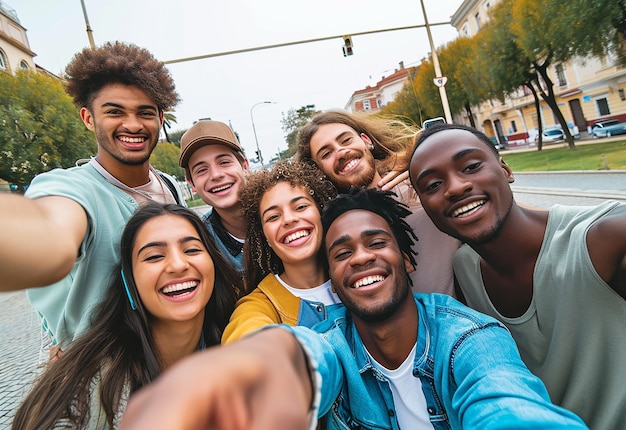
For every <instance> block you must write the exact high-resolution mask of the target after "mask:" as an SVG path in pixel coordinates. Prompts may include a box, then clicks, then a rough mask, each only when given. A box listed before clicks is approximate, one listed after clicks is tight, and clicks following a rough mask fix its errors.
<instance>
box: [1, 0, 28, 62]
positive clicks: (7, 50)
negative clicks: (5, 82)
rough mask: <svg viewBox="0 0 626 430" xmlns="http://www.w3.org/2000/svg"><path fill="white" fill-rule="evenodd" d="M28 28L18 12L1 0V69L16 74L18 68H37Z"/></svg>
mask: <svg viewBox="0 0 626 430" xmlns="http://www.w3.org/2000/svg"><path fill="white" fill-rule="evenodd" d="M36 55H37V54H35V53H34V52H33V51H31V49H30V45H29V43H28V37H27V35H26V29H25V28H24V27H22V24H20V20H19V18H18V16H17V12H15V10H14V9H13V8H11V6H9V5H8V4H7V3H5V2H3V1H2V0H0V71H3V72H8V73H12V74H15V72H16V71H18V70H32V71H35V70H37V67H36V66H35V62H34V60H33V58H34V57H35V56H36Z"/></svg>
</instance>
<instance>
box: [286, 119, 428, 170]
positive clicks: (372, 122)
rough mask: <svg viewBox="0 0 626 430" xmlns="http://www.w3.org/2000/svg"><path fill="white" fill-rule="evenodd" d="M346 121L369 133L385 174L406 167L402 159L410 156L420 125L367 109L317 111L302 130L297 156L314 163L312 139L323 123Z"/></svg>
mask: <svg viewBox="0 0 626 430" xmlns="http://www.w3.org/2000/svg"><path fill="white" fill-rule="evenodd" d="M324 124H344V125H347V126H349V127H351V128H352V129H353V130H354V131H356V132H357V134H361V133H364V134H366V135H367V136H368V137H369V138H370V140H371V141H372V144H373V145H374V149H373V150H372V155H373V156H374V159H375V160H376V170H377V171H378V173H379V174H381V175H384V174H386V173H388V172H389V171H391V170H398V171H399V170H403V169H404V168H406V166H400V165H399V164H398V162H399V161H401V160H404V159H405V158H406V153H407V152H408V151H409V150H410V148H411V145H412V144H413V141H414V140H415V135H416V134H417V133H418V131H419V128H418V127H417V126H415V125H412V124H409V123H407V122H405V121H402V120H400V119H399V118H396V117H383V116H375V115H368V114H363V113H357V114H353V113H349V112H346V111H342V110H329V111H325V112H321V113H319V114H317V115H315V116H314V117H313V118H312V119H311V120H310V121H309V122H308V123H307V124H305V125H304V126H303V127H302V128H301V129H300V130H299V131H298V135H297V137H296V160H298V161H303V162H308V163H314V160H313V159H312V157H311V139H312V138H313V135H314V134H315V133H317V130H318V129H319V127H320V125H324Z"/></svg>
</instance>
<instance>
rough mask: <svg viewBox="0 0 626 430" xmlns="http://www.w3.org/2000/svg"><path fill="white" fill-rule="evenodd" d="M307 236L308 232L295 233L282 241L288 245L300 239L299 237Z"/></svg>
mask: <svg viewBox="0 0 626 430" xmlns="http://www.w3.org/2000/svg"><path fill="white" fill-rule="evenodd" d="M309 234H310V233H309V232H308V231H306V230H300V231H297V232H295V233H293V234H290V235H289V236H287V237H286V238H285V240H284V241H283V243H286V244H289V243H291V242H293V241H294V240H296V239H300V238H301V237H304V236H308V235H309Z"/></svg>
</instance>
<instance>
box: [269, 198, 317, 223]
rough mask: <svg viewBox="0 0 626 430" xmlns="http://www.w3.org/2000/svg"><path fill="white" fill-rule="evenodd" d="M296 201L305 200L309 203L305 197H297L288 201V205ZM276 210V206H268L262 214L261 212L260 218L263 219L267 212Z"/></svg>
mask: <svg viewBox="0 0 626 430" xmlns="http://www.w3.org/2000/svg"><path fill="white" fill-rule="evenodd" d="M298 200H306V201H307V202H309V201H310V200H309V199H308V198H307V197H306V196H297V197H294V198H293V199H291V200H289V203H291V204H293V203H296V202H297V201H298ZM276 208H278V205H273V206H270V207H269V208H267V209H265V210H264V211H263V212H261V218H263V216H264V215H265V214H266V213H267V212H269V211H271V210H274V209H276Z"/></svg>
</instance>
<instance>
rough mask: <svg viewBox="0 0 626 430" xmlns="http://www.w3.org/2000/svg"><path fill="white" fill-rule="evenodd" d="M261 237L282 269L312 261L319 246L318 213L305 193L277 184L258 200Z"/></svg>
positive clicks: (310, 198) (287, 185) (319, 227)
mask: <svg viewBox="0 0 626 430" xmlns="http://www.w3.org/2000/svg"><path fill="white" fill-rule="evenodd" d="M259 214H260V217H261V225H262V226H263V234H264V236H265V238H266V240H267V242H268V244H269V245H270V246H271V247H272V249H273V250H274V252H275V253H276V255H277V256H278V258H280V259H281V260H282V261H283V264H284V265H285V266H288V265H296V264H302V263H304V262H307V261H314V262H315V263H316V264H317V255H318V251H319V249H320V247H321V244H322V221H321V215H320V211H319V209H318V207H317V204H316V203H315V200H313V197H312V196H311V194H309V191H308V190H307V189H304V188H302V187H299V186H296V187H293V186H291V184H289V183H287V182H279V183H277V184H276V185H274V186H273V187H272V188H270V189H268V190H267V191H266V192H265V193H264V194H263V197H262V198H261V202H260V205H259Z"/></svg>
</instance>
